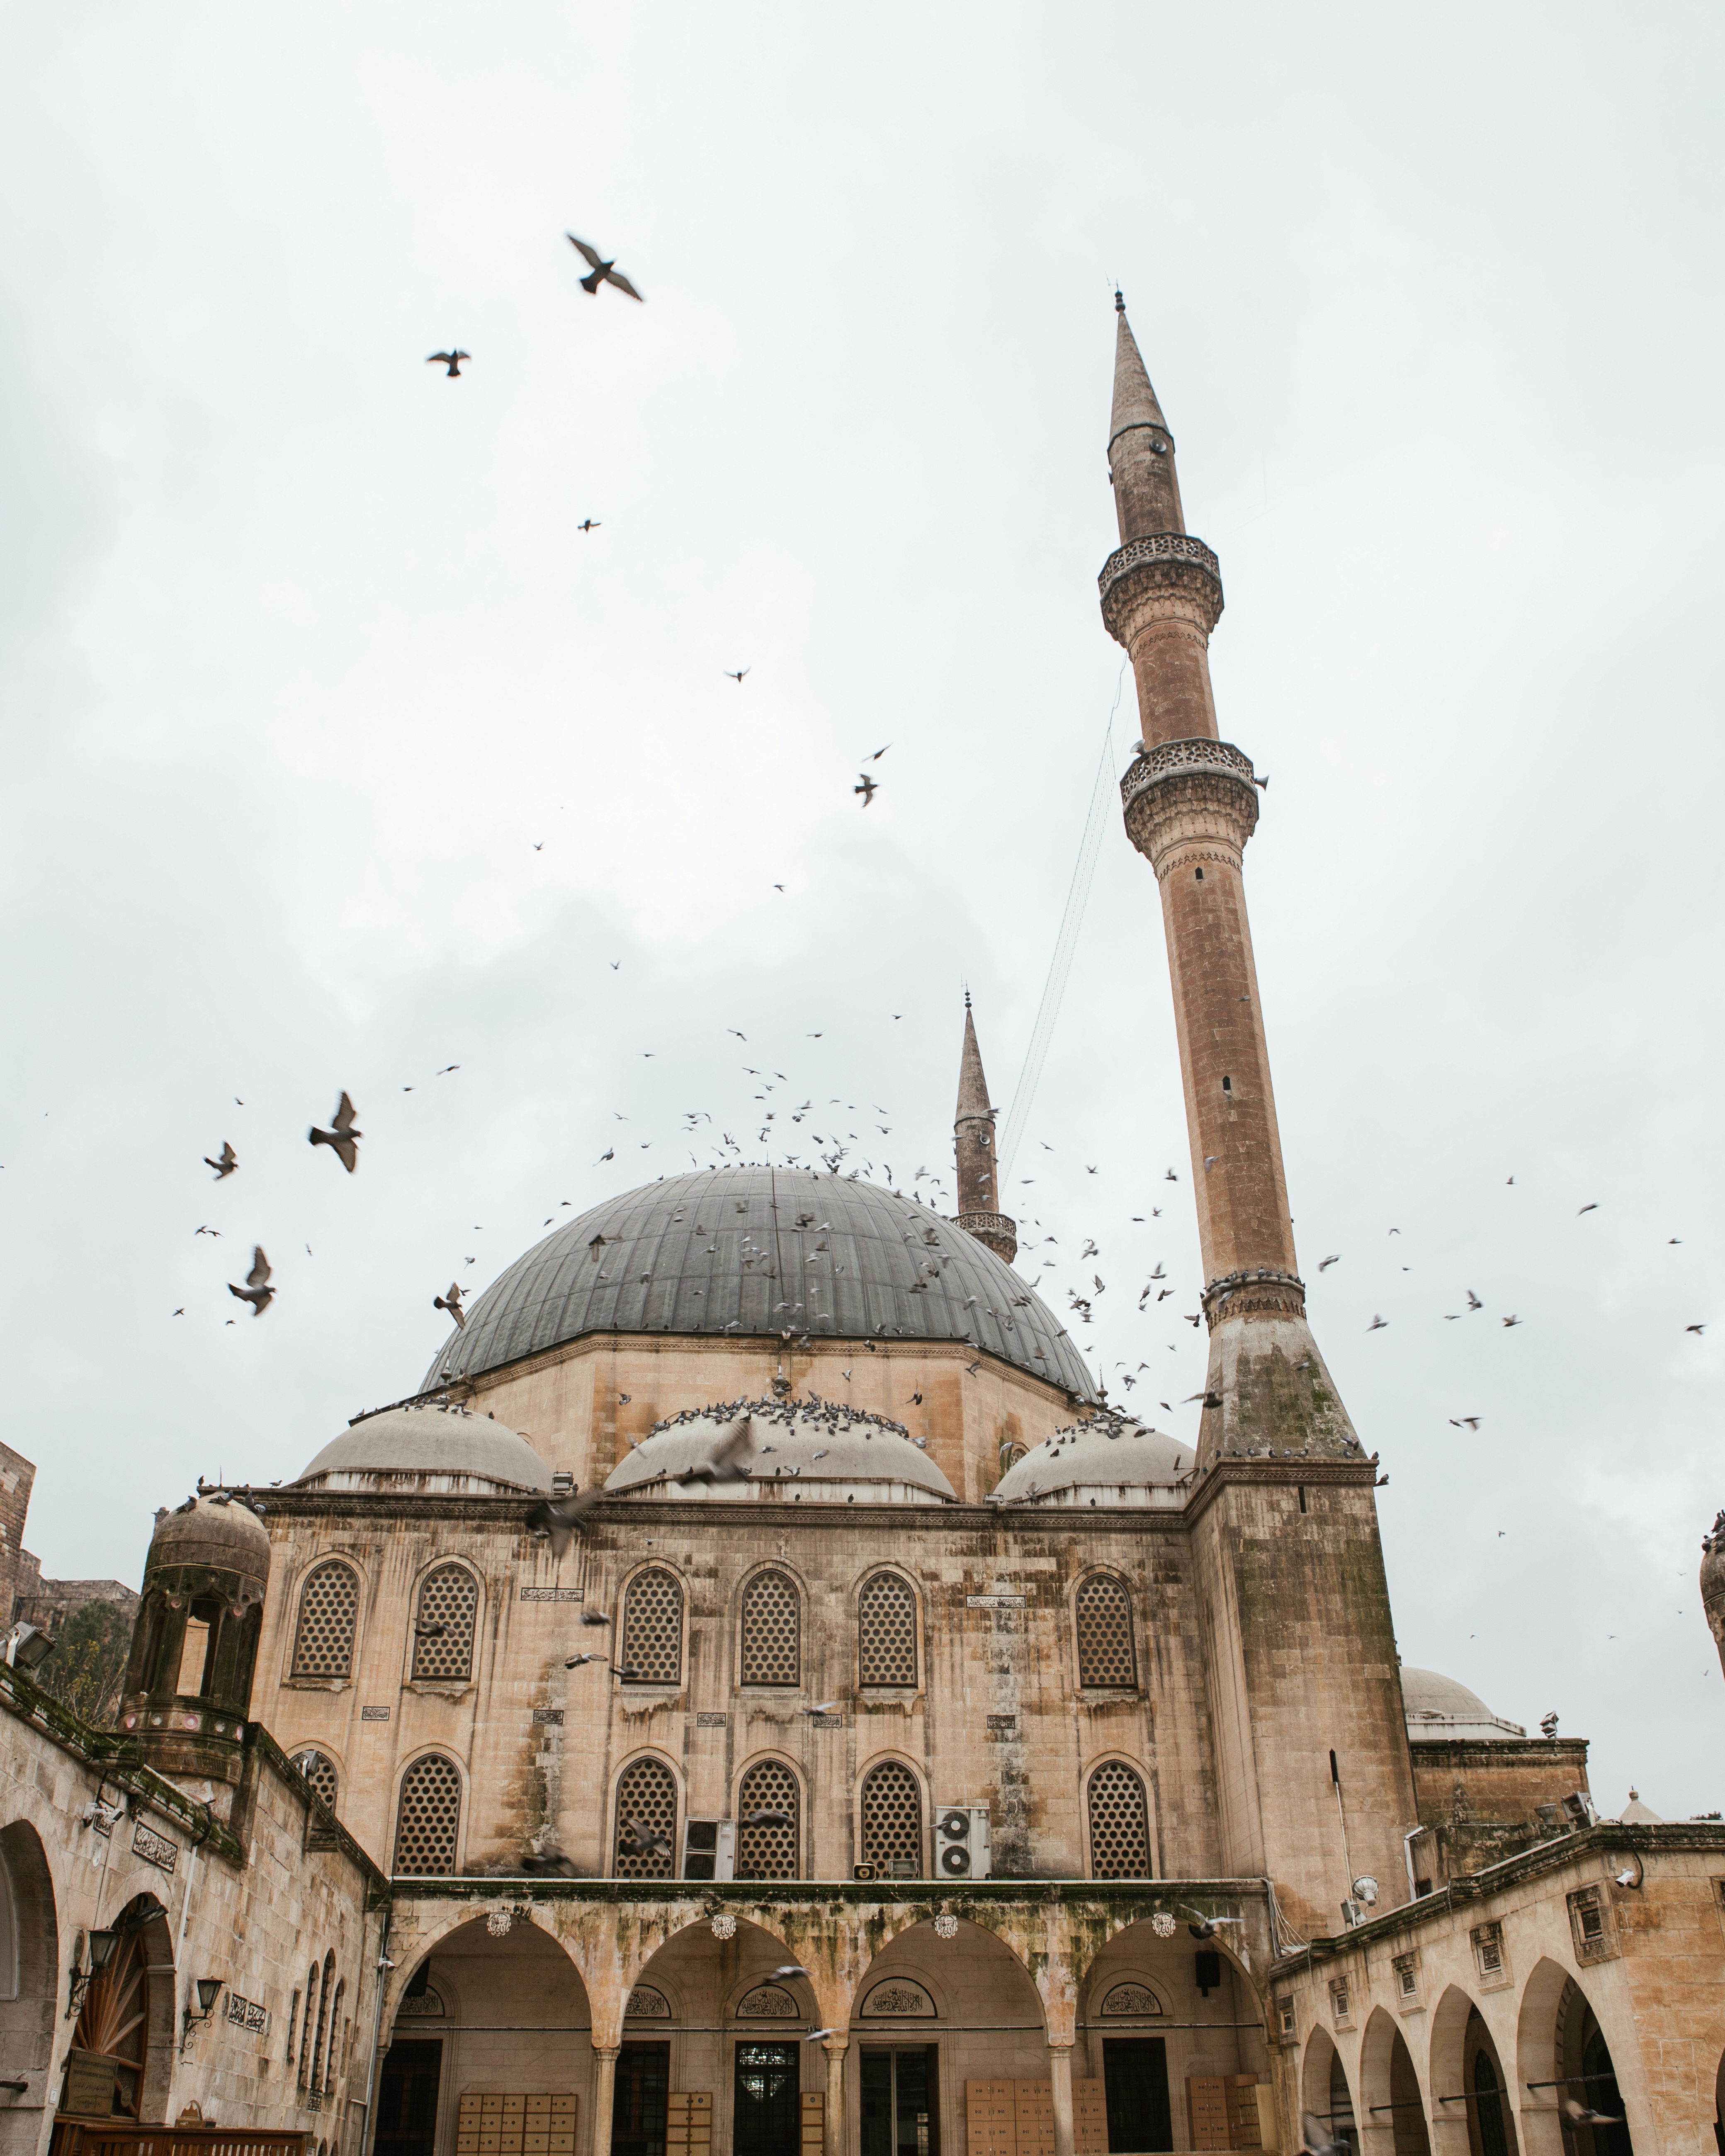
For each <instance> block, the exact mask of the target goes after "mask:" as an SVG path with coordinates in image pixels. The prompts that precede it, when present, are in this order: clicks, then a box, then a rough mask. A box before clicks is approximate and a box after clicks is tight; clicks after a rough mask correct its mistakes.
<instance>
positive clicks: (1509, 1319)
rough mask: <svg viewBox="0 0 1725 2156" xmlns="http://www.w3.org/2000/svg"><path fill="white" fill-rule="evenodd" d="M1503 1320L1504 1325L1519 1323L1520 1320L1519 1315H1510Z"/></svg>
mask: <svg viewBox="0 0 1725 2156" xmlns="http://www.w3.org/2000/svg"><path fill="white" fill-rule="evenodd" d="M1503 1322H1504V1323H1505V1324H1506V1325H1519V1324H1520V1323H1521V1322H1522V1321H1521V1319H1520V1318H1519V1317H1514V1316H1511V1317H1506V1318H1505V1319H1504V1321H1503Z"/></svg>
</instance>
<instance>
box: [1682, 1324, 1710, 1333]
mask: <svg viewBox="0 0 1725 2156" xmlns="http://www.w3.org/2000/svg"><path fill="white" fill-rule="evenodd" d="M1683 1330H1684V1331H1685V1332H1706V1331H1707V1327H1706V1326H1705V1325H1686V1326H1685V1327H1683Z"/></svg>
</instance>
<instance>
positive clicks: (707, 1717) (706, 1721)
mask: <svg viewBox="0 0 1725 2156" xmlns="http://www.w3.org/2000/svg"><path fill="white" fill-rule="evenodd" d="M695 1727H696V1728H697V1729H728V1728H729V1727H731V1717H730V1716H729V1715H728V1714H697V1715H696V1717H695Z"/></svg>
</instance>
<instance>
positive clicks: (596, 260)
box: [563, 232, 641, 300]
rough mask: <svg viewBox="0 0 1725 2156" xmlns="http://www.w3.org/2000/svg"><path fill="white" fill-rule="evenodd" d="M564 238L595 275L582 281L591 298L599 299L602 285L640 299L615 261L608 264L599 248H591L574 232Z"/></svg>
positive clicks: (584, 289)
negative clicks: (610, 286)
mask: <svg viewBox="0 0 1725 2156" xmlns="http://www.w3.org/2000/svg"><path fill="white" fill-rule="evenodd" d="M563 237H564V239H567V241H568V243H569V244H570V246H571V247H572V248H573V249H574V250H575V252H576V253H577V254H578V255H579V256H580V257H581V259H582V260H583V262H584V263H586V264H587V265H588V269H590V270H591V271H592V273H593V274H592V275H591V276H588V277H583V279H582V280H581V289H582V290H583V292H585V293H587V294H588V296H589V297H590V298H592V299H595V300H596V299H598V296H599V287H600V285H615V286H616V287H617V289H618V290H619V292H626V293H627V294H628V295H629V298H630V299H632V300H639V298H640V296H641V295H640V294H639V292H638V291H636V290H635V288H634V285H631V284H630V283H629V280H628V278H627V277H625V276H624V274H623V272H622V271H621V270H620V269H619V268H618V267H617V264H616V262H615V261H614V260H612V261H610V262H607V261H606V260H605V259H604V257H603V255H602V254H600V253H599V250H598V248H596V247H589V246H588V244H587V242H586V241H585V240H584V239H577V238H576V237H575V235H574V234H573V233H572V232H566V233H565V234H563Z"/></svg>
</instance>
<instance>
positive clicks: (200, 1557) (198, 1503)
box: [144, 1491, 270, 1583]
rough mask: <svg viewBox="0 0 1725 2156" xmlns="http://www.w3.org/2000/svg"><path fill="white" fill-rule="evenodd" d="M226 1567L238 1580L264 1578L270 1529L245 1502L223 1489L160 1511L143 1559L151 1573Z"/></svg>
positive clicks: (146, 1569) (263, 1579)
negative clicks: (236, 1575)
mask: <svg viewBox="0 0 1725 2156" xmlns="http://www.w3.org/2000/svg"><path fill="white" fill-rule="evenodd" d="M168 1570H175V1571H182V1572H185V1571H203V1572H231V1573H238V1574H239V1577H240V1578H241V1579H245V1580H254V1581H258V1582H260V1583H261V1582H264V1581H267V1580H268V1578H269V1577H270V1530H269V1529H268V1527H265V1526H264V1522H262V1521H261V1520H260V1519H259V1517H258V1516H257V1514H256V1513H255V1512H252V1511H251V1510H250V1509H249V1507H246V1506H244V1505H242V1504H241V1503H240V1501H239V1499H238V1498H237V1497H230V1496H228V1495H227V1494H226V1492H225V1491H212V1492H211V1493H210V1495H209V1496H198V1497H195V1498H193V1500H192V1501H191V1503H190V1504H189V1505H182V1506H180V1507H177V1509H175V1510H174V1511H172V1512H163V1513H162V1514H161V1515H160V1516H159V1517H158V1518H157V1522H156V1532H154V1533H153V1534H152V1535H151V1537H150V1554H149V1556H148V1558H146V1560H145V1563H144V1571H145V1576H146V1580H147V1578H148V1576H149V1574H150V1573H156V1572H163V1571H168Z"/></svg>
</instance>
